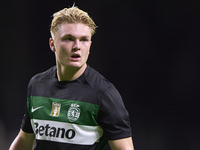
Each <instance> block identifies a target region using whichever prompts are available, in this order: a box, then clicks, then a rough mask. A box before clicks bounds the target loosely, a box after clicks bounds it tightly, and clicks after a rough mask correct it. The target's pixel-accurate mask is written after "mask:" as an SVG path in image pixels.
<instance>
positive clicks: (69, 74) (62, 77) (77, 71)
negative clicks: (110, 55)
mask: <svg viewBox="0 0 200 150" xmlns="http://www.w3.org/2000/svg"><path fill="white" fill-rule="evenodd" d="M86 67H87V64H84V65H83V66H82V67H80V68H76V67H65V66H61V65H59V64H57V76H58V80H59V81H72V80H76V79H77V78H78V77H80V76H81V75H82V74H83V72H84V71H85V69H86Z"/></svg>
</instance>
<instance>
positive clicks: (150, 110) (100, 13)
mask: <svg viewBox="0 0 200 150" xmlns="http://www.w3.org/2000/svg"><path fill="white" fill-rule="evenodd" d="M74 1H75V0H73V1H72V0H57V1H53V0H49V1H42V0H40V1H38V0H29V1H26V0H21V1H15V0H9V1H1V2H0V7H1V9H0V44H1V46H0V47H1V50H0V65H1V74H0V79H1V81H0V95H1V100H0V102H1V109H0V114H1V115H0V145H1V148H0V149H2V150H6V149H8V147H9V145H10V144H11V142H12V141H13V139H14V138H15V136H16V135H17V133H18V131H19V127H20V123H21V119H22V116H23V113H24V107H25V102H26V88H27V84H28V82H29V79H30V78H31V77H32V76H33V75H35V74H37V73H39V72H42V71H44V70H46V69H48V68H49V67H51V66H53V65H55V58H54V54H53V52H51V50H50V48H49V45H48V40H49V37H50V33H49V26H50V22H51V19H52V17H51V16H52V14H53V13H54V12H56V11H58V10H60V9H62V8H64V7H70V6H72V5H73V3H74ZM75 2H76V5H77V6H78V7H79V8H81V9H83V10H85V11H87V12H88V13H89V14H90V16H91V17H92V18H93V19H94V21H95V22H96V24H97V25H98V29H97V32H96V34H95V35H94V37H93V44H92V47H91V54H90V58H89V61H88V64H89V65H90V66H92V67H94V68H95V69H96V70H98V71H99V72H100V73H101V74H102V75H104V76H105V77H106V78H107V79H109V80H110V81H111V82H113V83H114V84H115V86H116V87H117V89H118V90H119V91H120V93H121V95H122V97H123V99H124V103H125V105H126V108H127V109H128V111H129V113H130V118H131V126H132V129H133V131H132V132H133V140H134V145H135V149H136V150H147V149H148V150H180V149H181V150H184V149H187V150H197V149H199V148H200V146H199V139H200V129H199V126H200V121H199V118H200V116H199V114H200V110H199V102H198V101H199V98H200V96H199V95H200V94H199V93H200V92H199V84H200V82H199V76H200V72H199V67H200V59H199V48H200V42H199V40H200V30H199V27H200V5H199V1H197V0H182V1H180V0H162V1H161V0H154V1H148V0H124V1H119V0H99V1H92V0H85V1H83V0H76V1H75Z"/></svg>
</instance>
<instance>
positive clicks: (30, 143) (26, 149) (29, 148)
mask: <svg viewBox="0 0 200 150" xmlns="http://www.w3.org/2000/svg"><path fill="white" fill-rule="evenodd" d="M34 142H35V134H34V133H26V132H24V131H22V130H20V132H19V134H18V135H17V137H16V138H15V140H14V141H13V143H12V144H11V146H10V149H9V150H33V147H34Z"/></svg>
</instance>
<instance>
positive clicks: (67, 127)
mask: <svg viewBox="0 0 200 150" xmlns="http://www.w3.org/2000/svg"><path fill="white" fill-rule="evenodd" d="M31 123H32V127H33V130H34V132H35V134H36V139H38V140H47V141H55V142H62V143H71V144H80V145H92V144H94V143H95V142H97V141H98V140H99V139H100V137H101V136H102V135H103V130H102V128H101V127H100V126H85V125H77V124H72V123H63V122H56V121H48V120H38V119H31ZM63 131H64V132H63ZM58 133H59V134H58ZM63 133H64V134H63ZM62 135H64V136H63V137H62Z"/></svg>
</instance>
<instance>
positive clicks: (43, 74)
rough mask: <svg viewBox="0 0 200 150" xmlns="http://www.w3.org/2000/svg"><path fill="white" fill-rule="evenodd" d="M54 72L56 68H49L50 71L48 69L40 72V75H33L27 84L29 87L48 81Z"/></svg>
mask: <svg viewBox="0 0 200 150" xmlns="http://www.w3.org/2000/svg"><path fill="white" fill-rule="evenodd" d="M55 71H56V66H54V67H51V68H50V69H48V70H46V71H44V72H41V73H38V74H36V75H34V76H33V77H32V78H31V80H30V82H29V86H31V85H32V84H35V83H37V82H39V81H42V80H45V79H49V78H53V76H54V73H55Z"/></svg>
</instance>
